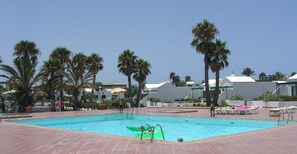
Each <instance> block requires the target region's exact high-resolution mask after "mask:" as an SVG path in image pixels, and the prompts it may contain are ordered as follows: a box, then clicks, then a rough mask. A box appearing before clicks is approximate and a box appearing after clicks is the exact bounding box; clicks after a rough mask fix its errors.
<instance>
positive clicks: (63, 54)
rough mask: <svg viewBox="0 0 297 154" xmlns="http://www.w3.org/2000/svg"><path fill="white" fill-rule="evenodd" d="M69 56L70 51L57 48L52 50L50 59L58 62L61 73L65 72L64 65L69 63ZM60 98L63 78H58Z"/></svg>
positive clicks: (61, 96)
mask: <svg viewBox="0 0 297 154" xmlns="http://www.w3.org/2000/svg"><path fill="white" fill-rule="evenodd" d="M70 55H71V51H70V50H68V49H67V48H64V47H58V48H56V49H54V50H53V51H52V53H51V55H50V57H51V58H54V59H57V60H58V61H59V62H60V65H61V66H60V69H61V71H63V72H65V65H66V64H67V62H68V61H69V57H70ZM59 83H60V88H61V89H60V98H61V99H63V91H64V89H63V88H62V87H63V76H61V77H60V81H59Z"/></svg>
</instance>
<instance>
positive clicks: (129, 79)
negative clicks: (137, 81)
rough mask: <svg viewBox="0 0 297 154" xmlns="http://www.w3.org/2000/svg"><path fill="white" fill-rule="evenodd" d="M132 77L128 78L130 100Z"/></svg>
mask: <svg viewBox="0 0 297 154" xmlns="http://www.w3.org/2000/svg"><path fill="white" fill-rule="evenodd" d="M131 97H132V96H131V75H129V76H128V98H129V99H131Z"/></svg>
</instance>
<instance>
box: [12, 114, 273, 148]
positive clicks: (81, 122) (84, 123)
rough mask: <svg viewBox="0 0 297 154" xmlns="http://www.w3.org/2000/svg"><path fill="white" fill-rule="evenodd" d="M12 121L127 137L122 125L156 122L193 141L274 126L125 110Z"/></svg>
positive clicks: (168, 133) (170, 137)
mask: <svg viewBox="0 0 297 154" xmlns="http://www.w3.org/2000/svg"><path fill="white" fill-rule="evenodd" d="M13 122H15V123H22V124H28V125H35V126H43V127H50V128H58V129H65V130H76V131H83V132H92V133H100V134H113V135H120V136H130V137H137V133H136V132H131V131H130V130H128V129H127V128H126V127H127V126H135V127H139V126H142V125H144V124H150V125H152V126H155V125H156V124H160V125H161V126H162V128H163V130H164V132H165V140H167V141H174V142H177V138H179V137H182V138H183V139H184V141H193V140H200V139H205V138H212V137H217V136H224V135H229V134H237V133H242V132H249V131H254V130H260V129H266V128H272V127H277V126H278V123H277V121H272V120H241V119H221V118H193V117H179V116H157V115H133V119H127V118H126V114H105V115H91V116H75V117H61V118H42V119H30V120H15V121H13ZM156 130H157V128H156Z"/></svg>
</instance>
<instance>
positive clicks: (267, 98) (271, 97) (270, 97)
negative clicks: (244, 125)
mask: <svg viewBox="0 0 297 154" xmlns="http://www.w3.org/2000/svg"><path fill="white" fill-rule="evenodd" d="M262 98H263V101H264V102H268V101H278V96H277V95H276V94H271V93H266V94H264V95H263V96H262Z"/></svg>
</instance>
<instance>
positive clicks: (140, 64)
mask: <svg viewBox="0 0 297 154" xmlns="http://www.w3.org/2000/svg"><path fill="white" fill-rule="evenodd" d="M135 66H136V67H135V74H134V75H133V79H134V80H135V81H137V82H138V92H137V97H136V103H137V104H136V106H139V100H140V94H141V88H142V84H143V83H144V81H145V80H146V77H147V76H148V75H149V74H151V71H150V68H151V64H150V63H149V62H148V61H146V60H143V59H138V60H136V65H135Z"/></svg>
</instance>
